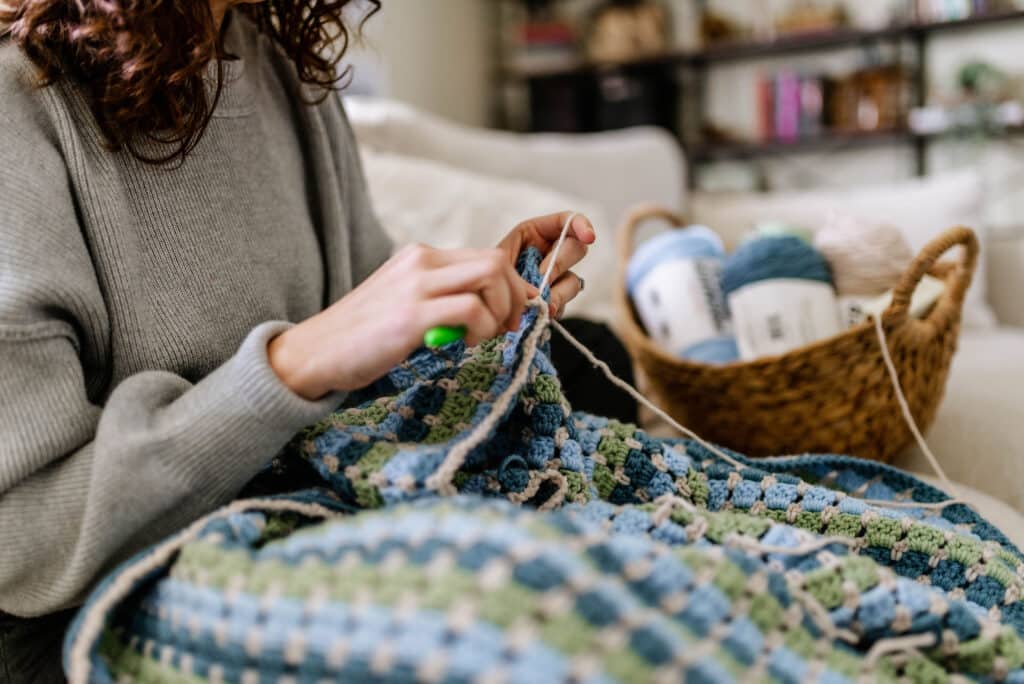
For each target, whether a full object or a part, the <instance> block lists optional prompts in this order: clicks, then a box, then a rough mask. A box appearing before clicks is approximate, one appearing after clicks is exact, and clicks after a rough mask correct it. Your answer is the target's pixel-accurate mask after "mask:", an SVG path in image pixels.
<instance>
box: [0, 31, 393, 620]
mask: <svg viewBox="0 0 1024 684" xmlns="http://www.w3.org/2000/svg"><path fill="white" fill-rule="evenodd" d="M226 40H227V47H228V49H229V51H231V52H233V53H234V54H235V55H238V56H239V57H240V59H239V60H238V61H234V62H229V63H228V78H229V81H230V83H229V85H228V87H227V89H226V92H225V93H224V96H223V99H222V101H221V102H220V105H219V106H218V108H217V110H216V112H215V117H214V119H213V120H212V123H211V124H210V127H209V129H208V130H207V132H206V134H205V136H204V137H203V138H202V141H201V142H200V144H199V146H198V147H197V148H196V150H195V152H194V153H193V154H192V155H191V157H189V158H188V160H187V161H186V162H185V164H184V165H183V166H180V167H177V168H175V167H168V166H162V167H154V166H151V165H145V164H142V163H140V162H138V161H136V160H134V159H133V158H131V157H130V156H128V155H127V154H122V153H119V154H115V153H112V152H110V151H109V149H108V148H107V147H106V146H105V142H104V139H103V137H102V135H101V133H100V132H99V129H98V127H97V125H96V123H95V121H94V120H93V118H92V116H91V114H90V113H89V110H88V107H87V105H86V103H85V101H84V100H83V99H82V98H81V97H80V96H79V95H78V94H77V93H76V92H75V90H74V89H73V88H72V87H70V86H68V85H66V84H65V85H61V84H58V85H56V86H52V87H47V88H43V89H39V88H37V87H36V86H35V81H36V76H35V74H34V73H33V70H32V67H31V65H30V63H29V62H28V60H27V59H26V57H25V56H24V54H23V53H22V52H21V50H20V49H19V48H18V47H16V46H15V45H13V44H12V43H11V41H9V40H6V41H5V40H2V39H0V611H4V612H7V613H10V614H13V615H18V616H34V615H40V614H45V613H48V612H50V611H54V610H57V609H60V608H63V607H67V606H71V605H74V604H75V603H76V602H78V601H80V600H81V599H82V598H83V593H84V592H86V591H87V590H88V589H89V588H90V585H91V584H92V583H93V582H95V581H96V579H97V578H98V576H99V575H100V574H101V573H102V572H103V571H104V570H105V569H108V568H110V566H111V564H112V563H115V562H116V561H118V560H120V559H123V558H125V557H126V556H127V555H128V554H131V553H133V552H135V551H137V550H139V549H140V548H142V547H144V546H145V545H148V544H150V543H152V542H155V541H156V540H158V539H160V538H162V537H164V536H166V535H168V534H170V533H172V532H174V531H175V530H178V529H180V528H182V527H183V526H185V525H186V524H188V523H189V522H190V521H193V520H195V519H196V518H198V517H200V516H202V515H203V514H205V513H207V512H209V511H212V510H213V509H215V508H217V507H218V506H220V505H222V504H224V503H226V502H228V501H229V500H231V499H232V497H234V496H235V495H236V494H237V492H238V491H239V490H240V488H241V487H242V486H243V485H244V484H245V483H246V482H247V481H248V480H249V479H250V478H251V477H252V476H253V475H254V474H255V473H257V472H258V471H259V470H260V469H261V467H262V466H263V465H265V464H266V463H267V462H268V461H269V460H270V458H271V457H272V456H273V455H274V454H275V453H276V452H277V451H278V450H279V449H280V448H281V446H282V445H284V443H285V442H286V441H287V440H288V439H289V437H291V436H292V435H293V434H294V433H295V432H296V431H297V430H299V429H300V428H302V427H303V426H305V425H308V424H309V423H312V422H315V421H317V420H319V419H320V418H322V417H323V416H324V415H325V414H327V413H328V412H329V411H330V410H331V409H332V408H333V407H334V406H336V405H337V403H338V402H339V401H340V399H341V397H339V396H332V397H328V398H326V399H324V400H323V401H320V402H309V401H305V400H304V399H302V398H300V397H298V396H297V395H295V394H293V393H291V392H290V391H289V390H288V388H287V387H285V386H284V385H283V384H282V383H281V382H280V381H279V379H278V378H277V376H276V375H275V374H274V372H273V370H272V369H271V368H270V366H269V365H268V362H267V354H266V348H267V342H268V341H269V340H270V339H271V338H272V337H273V336H274V335H275V334H277V333H279V332H281V331H282V330H284V329H285V328H286V327H287V326H288V325H290V322H297V321H300V320H302V319H304V318H306V317H308V316H311V315H312V314H315V313H316V312H318V311H320V310H321V309H323V308H324V307H325V306H326V305H328V304H329V303H331V302H333V301H334V300H336V299H338V298H339V297H341V296H342V295H344V294H345V293H346V292H348V291H349V290H350V289H351V288H352V287H353V284H354V283H357V282H359V281H360V280H361V279H363V278H365V277H366V276H367V275H368V274H369V273H370V272H371V271H372V270H374V269H375V268H376V267H377V266H378V265H380V264H381V263H382V262H383V261H384V260H385V259H386V257H387V256H388V254H389V250H390V245H389V243H388V241H387V239H386V237H385V236H384V234H383V233H382V232H381V230H380V228H379V226H378V224H377V222H376V220H375V219H374V216H373V213H372V210H371V208H370V205H369V202H368V199H367V194H366V189H365V183H364V180H363V177H362V172H361V169H360V165H359V161H358V155H357V151H356V147H355V143H354V140H353V137H352V133H351V129H350V128H349V125H348V122H347V120H346V118H345V114H344V111H343V110H342V107H341V103H340V100H339V98H338V97H336V96H333V95H332V96H331V97H329V98H328V99H327V100H326V101H324V102H323V103H322V104H320V105H316V106H306V105H304V104H303V103H302V102H301V100H300V97H299V93H298V87H299V85H298V82H297V79H296V77H295V70H294V68H293V66H292V65H291V64H290V63H289V62H288V60H287V59H285V58H284V57H282V56H280V55H279V54H278V53H277V52H276V51H275V49H274V48H273V46H272V45H271V44H270V42H269V41H268V40H267V39H266V38H265V37H263V36H261V35H259V34H258V33H257V31H256V30H255V28H254V27H253V25H252V24H251V23H249V22H247V21H246V20H244V19H241V17H235V18H234V20H233V21H232V22H231V24H230V25H229V30H228V33H227V38H226Z"/></svg>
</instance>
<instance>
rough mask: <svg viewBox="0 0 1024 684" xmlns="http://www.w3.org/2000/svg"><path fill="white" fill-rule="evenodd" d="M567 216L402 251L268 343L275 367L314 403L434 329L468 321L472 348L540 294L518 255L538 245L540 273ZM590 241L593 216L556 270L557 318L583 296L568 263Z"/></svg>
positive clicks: (357, 381) (511, 326)
mask: <svg viewBox="0 0 1024 684" xmlns="http://www.w3.org/2000/svg"><path fill="white" fill-rule="evenodd" d="M570 215H571V212H564V213H561V214H551V215H549V216H542V217H539V218H535V219H530V220H528V221H524V222H523V223H520V224H519V225H518V226H516V227H515V228H514V229H513V230H512V231H511V232H510V233H509V234H508V236H506V237H505V239H504V240H502V241H501V244H500V245H498V248H497V249H456V250H440V249H434V248H432V247H426V246H424V245H411V246H409V247H406V248H404V249H402V250H401V251H400V252H399V253H398V254H396V255H395V256H394V257H392V258H391V259H390V260H388V261H387V263H385V264H384V265H383V266H381V267H380V268H379V269H378V270H377V271H376V272H374V273H373V275H371V276H370V277H369V278H367V279H366V280H365V281H364V282H363V283H362V284H360V285H359V286H358V287H356V288H355V289H354V290H352V292H350V293H349V294H347V295H346V296H345V297H343V298H342V299H340V300H339V301H338V302H336V303H335V304H333V305H332V306H330V307H328V308H327V309H325V310H324V311H322V312H321V313H319V314H317V315H316V316H313V317H312V318H310V319H308V320H306V321H303V322H302V323H300V324H298V325H296V326H294V327H293V328H290V329H289V330H287V331H285V332H284V333H282V334H280V335H278V336H277V337H276V338H274V339H273V340H271V342H270V344H269V346H268V348H267V353H268V358H269V361H270V366H271V368H273V369H274V372H275V373H277V375H278V377H280V378H281V380H282V381H283V382H284V383H285V384H286V385H287V386H288V387H289V388H290V389H291V390H292V391H293V392H295V393H296V394H298V395H299V396H301V397H305V398H307V399H317V398H319V397H323V396H325V395H326V394H328V393H330V392H333V391H350V390H354V389H358V388H360V387H365V386H366V385H368V384H370V383H371V382H373V381H374V380H376V379H377V378H379V377H381V376H382V375H384V374H385V373H387V372H388V371H389V370H391V368H392V367H394V366H395V365H396V364H398V363H400V362H401V361H403V360H404V359H405V358H406V357H407V356H408V355H409V354H410V353H411V352H412V351H413V350H415V349H416V348H417V347H419V346H420V345H421V344H422V343H423V334H424V332H426V331H427V330H428V329H430V328H433V327H434V326H439V325H448V326H466V329H467V334H466V342H467V343H468V344H471V345H472V344H477V343H479V342H481V341H483V340H486V339H490V338H492V337H495V336H497V335H500V334H502V333H505V332H508V331H509V330H515V329H517V328H518V327H519V320H520V318H522V315H523V312H524V311H525V309H526V303H527V301H528V300H530V299H532V298H533V297H536V296H537V295H539V294H540V293H539V291H538V290H537V288H535V287H534V286H532V285H530V284H529V283H527V282H526V281H525V280H523V279H522V278H521V277H520V276H519V274H518V273H516V271H515V263H516V259H517V258H518V256H519V253H520V252H521V251H522V250H523V248H525V247H531V246H532V247H536V248H537V249H539V250H540V251H541V252H542V253H544V254H546V255H547V257H546V258H545V259H544V261H543V262H542V263H541V272H542V273H543V272H544V271H545V270H546V269H547V267H548V264H549V262H550V258H551V255H550V251H551V249H552V247H553V246H554V244H555V243H556V242H557V241H558V238H559V236H560V235H561V233H562V227H563V226H564V224H565V221H566V220H567V219H568V218H569V216H570ZM594 239H595V235H594V228H593V226H591V224H590V221H589V220H587V219H586V218H585V217H583V216H577V217H576V218H575V219H573V223H572V227H571V229H570V233H569V235H568V236H567V237H566V241H565V243H564V244H563V245H562V249H561V251H560V252H559V254H558V259H557V261H556V263H555V266H554V269H553V271H552V274H551V282H552V283H553V285H552V288H551V311H552V315H559V314H560V313H561V311H562V309H563V308H564V307H565V305H566V304H567V303H568V302H569V301H570V300H571V299H572V298H573V297H575V296H576V295H577V294H579V292H580V290H581V287H582V281H580V279H579V278H577V277H576V276H575V275H574V274H573V273H572V272H571V271H570V270H569V269H570V268H572V267H573V266H574V265H575V264H576V263H578V262H579V261H580V259H582V258H583V257H584V256H585V255H586V253H587V247H586V246H587V245H589V244H591V243H592V242H594Z"/></svg>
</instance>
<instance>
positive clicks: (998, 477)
mask: <svg viewBox="0 0 1024 684" xmlns="http://www.w3.org/2000/svg"><path fill="white" fill-rule="evenodd" d="M346 104H347V108H348V111H349V117H350V119H351V120H352V123H353V127H354V129H355V131H356V135H357V138H358V140H359V141H360V145H361V147H362V148H363V152H364V161H365V162H366V168H367V176H368V179H369V185H370V190H371V193H372V194H373V196H374V201H375V204H376V206H377V210H378V213H379V214H380V215H381V218H382V220H383V222H384V224H385V226H387V227H388V229H389V230H391V231H392V232H393V233H394V235H395V236H396V238H397V239H398V240H400V241H407V240H419V241H423V242H429V243H433V244H439V245H455V244H479V245H485V244H491V243H493V242H494V240H496V239H497V237H499V236H500V235H501V234H502V233H503V232H504V231H506V230H507V229H508V228H509V227H510V226H511V225H512V224H513V223H514V222H515V221H516V220H519V219H522V218H525V217H527V216H529V215H531V214H535V213H538V212H544V211H555V210H560V209H565V208H579V209H582V210H584V211H586V212H587V213H588V214H590V215H591V217H592V218H593V219H594V221H595V224H596V226H597V228H598V235H599V246H598V247H597V248H595V249H594V250H593V251H592V253H591V255H590V256H589V257H588V259H587V261H588V262H589V263H588V264H587V265H586V266H584V267H583V268H582V269H581V270H582V271H584V275H585V277H586V278H587V282H588V285H587V293H588V296H589V297H590V299H589V300H587V301H584V302H581V308H582V313H583V314H584V315H588V316H591V317H594V318H603V319H605V320H610V319H611V317H612V316H613V312H612V309H611V307H610V305H609V303H608V301H607V297H608V293H609V292H610V291H611V288H613V287H614V286H615V276H614V273H615V254H614V249H613V245H614V239H612V238H613V236H612V235H611V233H613V232H614V229H615V227H616V226H617V225H618V222H619V221H620V220H621V217H622V215H623V213H624V212H625V211H626V210H627V209H628V208H629V207H631V206H633V205H636V204H639V203H654V204H658V205H663V206H666V207H670V208H673V209H677V210H681V211H682V212H684V213H687V214H689V215H691V216H692V217H693V218H694V219H696V220H701V219H702V218H707V219H708V220H709V222H711V223H712V226H713V227H716V229H719V228H720V227H719V226H714V221H715V218H714V216H715V215H717V214H720V213H721V211H720V210H721V209H723V207H724V208H725V209H728V208H729V206H730V205H731V204H733V203H735V202H736V201H737V198H735V197H733V198H728V197H725V198H716V197H715V196H708V195H702V196H698V197H688V196H687V194H686V191H685V187H686V183H685V165H684V162H683V159H682V155H681V154H680V151H679V149H678V147H677V145H676V143H675V141H674V139H672V138H671V137H670V136H669V135H667V134H666V133H664V132H663V131H660V130H657V129H634V130H628V131H620V132H610V133H600V134H592V135H549V134H543V135H520V134H513V133H504V132H495V131H485V130H479V129H471V128H466V127H463V126H459V125H456V124H452V123H450V122H446V121H444V120H441V119H438V118H436V117H433V116H431V115H428V114H425V113H423V112H418V111H416V110H413V109H411V108H409V107H406V106H403V105H399V104H396V103H391V102H383V101H378V100H369V99H363V98H348V100H347V103H346ZM943 192H945V191H943ZM860 199H861V200H864V198H863V197H861V198H860ZM867 199H870V198H867ZM746 200H748V201H751V198H746ZM954 220H956V217H950V219H949V222H953V221H954ZM943 227H945V226H942V225H939V226H936V230H938V229H941V228H943ZM986 247H987V254H988V256H990V257H991V256H993V255H995V257H996V258H989V259H988V264H987V266H988V269H987V271H988V272H987V281H988V284H989V292H988V294H987V296H986V298H985V299H986V302H987V303H988V304H991V305H992V306H993V307H994V308H995V309H996V315H997V317H998V318H999V319H1000V321H1004V322H1005V323H1007V324H1009V323H1014V324H1016V325H1018V326H1024V297H1022V296H1021V294H1022V293H1024V239H1017V238H1014V237H1013V236H1009V237H1004V238H1002V239H999V240H996V239H989V240H988V241H987V245H986ZM1014 250H1016V251H1014ZM576 313H580V308H577V309H576ZM929 437H930V441H931V443H932V446H933V450H934V451H935V452H936V453H937V455H938V457H939V459H940V460H941V462H942V463H943V465H944V467H945V468H946V471H947V473H948V474H949V475H950V477H951V478H953V479H954V480H956V481H958V482H960V483H963V484H965V485H967V486H968V487H970V488H973V489H975V490H979V491H981V492H984V493H986V494H988V495H991V496H984V495H982V496H979V497H978V502H979V503H978V505H979V506H980V507H982V508H984V509H985V511H986V512H987V513H988V514H989V515H990V517H993V518H1000V516H1003V517H1002V518H1001V519H1004V520H1007V521H1008V524H1007V525H1005V526H1010V527H1014V528H1016V529H1019V530H1021V532H1022V533H1024V523H1022V520H1021V519H1014V518H1013V513H1012V511H1010V510H1009V509H1007V508H1006V506H1005V504H1006V503H1008V504H1010V505H1012V506H1013V507H1014V508H1016V509H1018V510H1024V446H1020V445H1022V444H1024V327H1011V326H1010V325H1001V326H999V327H992V328H988V329H985V328H981V329H965V331H964V334H963V337H962V341H961V346H960V351H959V353H958V354H957V356H956V359H955V361H954V365H953V370H952V373H951V377H950V380H949V384H948V390H947V394H946V399H945V401H944V404H943V407H942V409H941V411H940V413H939V416H938V419H937V421H936V423H935V425H934V426H933V427H932V429H931V431H930V433H929ZM897 464H898V465H902V466H904V467H908V468H909V469H911V470H915V471H917V472H927V471H928V468H927V465H925V464H924V463H923V462H922V461H921V460H920V458H919V455H917V454H915V452H914V450H911V451H909V452H908V453H907V454H906V455H905V456H904V457H902V458H901V459H900V460H899V462H898V463H897ZM991 497H995V498H996V499H999V500H1001V502H1005V503H1001V502H1000V501H993V500H992V498H991ZM1005 516H1010V517H1009V518H1007V517H1005ZM1011 521H1012V522H1011ZM1018 543H1020V542H1018Z"/></svg>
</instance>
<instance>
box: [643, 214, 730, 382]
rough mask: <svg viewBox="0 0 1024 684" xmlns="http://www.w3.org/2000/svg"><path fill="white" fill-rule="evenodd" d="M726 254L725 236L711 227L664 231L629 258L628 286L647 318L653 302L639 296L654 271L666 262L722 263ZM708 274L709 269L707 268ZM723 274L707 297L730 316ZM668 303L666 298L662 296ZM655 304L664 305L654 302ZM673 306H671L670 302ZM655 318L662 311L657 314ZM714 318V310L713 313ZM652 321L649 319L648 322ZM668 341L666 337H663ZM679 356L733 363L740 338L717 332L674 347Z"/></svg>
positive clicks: (715, 277) (715, 275)
mask: <svg viewBox="0 0 1024 684" xmlns="http://www.w3.org/2000/svg"><path fill="white" fill-rule="evenodd" d="M724 257H725V245H724V244H723V243H722V239H721V237H719V236H718V234H717V233H715V232H714V231H713V230H711V229H710V228H708V227H707V226H702V225H691V226H688V227H687V228H684V229H682V230H674V231H669V232H666V233H661V234H660V235H657V236H655V237H653V238H651V239H649V240H646V241H644V242H643V243H641V244H640V245H639V247H637V249H636V251H635V252H634V253H633V256H632V258H631V259H630V261H629V265H628V267H627V270H626V289H627V291H628V293H629V295H630V297H632V298H633V301H634V303H635V304H636V306H637V309H638V311H639V313H640V315H641V318H645V309H644V307H645V306H651V304H650V302H645V303H644V304H641V302H640V301H639V297H640V295H641V294H642V292H641V290H640V288H642V287H644V283H645V279H646V278H647V276H648V275H650V274H651V272H652V271H654V270H655V269H657V268H658V267H660V266H661V265H663V264H670V263H672V262H678V261H691V260H692V261H705V262H706V261H713V262H716V263H717V264H719V265H720V264H721V262H722V260H723V259H724ZM705 273H707V271H706V270H705ZM718 280H719V273H718V269H717V268H716V269H715V271H714V272H713V275H712V276H711V282H708V284H707V286H708V287H710V288H711V290H712V291H711V292H708V294H707V296H708V297H709V298H710V301H709V302H708V306H709V307H710V308H712V309H716V308H717V310H718V311H721V312H723V314H724V315H727V307H726V303H725V300H724V296H723V295H722V293H721V291H720V289H719V283H718ZM656 294H667V295H668V297H670V298H675V297H683V293H682V292H668V293H665V292H661V293H656ZM659 299H660V300H661V301H662V302H664V301H665V298H664V297H659ZM653 306H655V307H660V306H663V304H658V303H657V302H655V303H654V305H653ZM670 307H671V305H670ZM676 313H677V316H679V315H684V314H683V311H677V312H676ZM653 315H654V316H655V317H657V316H658V314H653ZM711 315H712V316H713V317H714V316H715V314H714V313H712V314H711ZM674 321H675V322H674V323H672V325H674V326H675V325H680V324H681V325H687V321H685V320H679V318H678V317H677V318H676V319H674ZM650 322H651V321H650V320H649V317H647V318H645V324H649V323H650ZM661 342H662V343H663V344H665V342H666V341H665V340H661ZM673 351H675V352H676V356H678V357H680V358H684V359H689V360H692V361H697V362H701V363H715V364H720V363H729V362H731V361H736V360H737V359H739V351H738V349H737V346H736V340H735V339H733V338H732V337H731V336H725V335H715V336H713V337H710V338H708V339H703V340H699V341H697V342H692V343H689V344H687V345H685V346H683V348H680V349H675V350H673Z"/></svg>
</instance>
